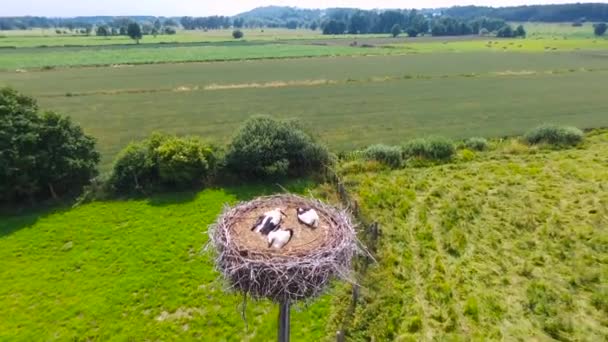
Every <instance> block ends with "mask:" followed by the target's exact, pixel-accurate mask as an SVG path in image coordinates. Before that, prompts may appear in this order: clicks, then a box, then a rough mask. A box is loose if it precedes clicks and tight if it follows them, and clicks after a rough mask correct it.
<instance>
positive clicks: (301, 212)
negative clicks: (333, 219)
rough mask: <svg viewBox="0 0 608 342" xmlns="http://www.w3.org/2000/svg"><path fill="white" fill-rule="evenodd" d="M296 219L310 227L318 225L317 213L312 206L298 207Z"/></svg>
mask: <svg viewBox="0 0 608 342" xmlns="http://www.w3.org/2000/svg"><path fill="white" fill-rule="evenodd" d="M298 221H300V223H302V224H304V225H306V226H308V227H310V228H317V227H318V226H319V214H317V211H316V210H314V209H312V208H298Z"/></svg>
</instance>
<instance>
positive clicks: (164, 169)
mask: <svg viewBox="0 0 608 342" xmlns="http://www.w3.org/2000/svg"><path fill="white" fill-rule="evenodd" d="M155 152H156V154H157V157H158V171H159V176H160V180H161V182H163V183H164V184H169V185H173V186H175V187H177V188H183V187H185V186H188V185H192V184H193V183H196V182H200V181H202V180H203V178H204V177H205V176H207V175H208V173H209V170H213V169H215V164H216V161H215V155H214V151H213V149H212V148H211V147H209V146H206V145H205V144H204V143H203V142H202V141H201V140H200V139H199V138H195V137H190V138H177V137H168V138H167V139H166V140H165V141H163V143H162V144H161V145H160V146H159V147H157V148H156V149H155Z"/></svg>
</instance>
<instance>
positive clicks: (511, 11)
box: [0, 3, 608, 33]
mask: <svg viewBox="0 0 608 342" xmlns="http://www.w3.org/2000/svg"><path fill="white" fill-rule="evenodd" d="M411 12H414V13H417V14H419V15H421V16H424V17H425V18H427V19H428V21H427V24H430V22H432V21H434V19H435V18H437V17H452V18H455V19H458V20H464V21H467V22H469V21H471V20H474V19H475V18H482V17H486V18H497V19H502V20H505V21H520V22H525V21H540V22H584V21H591V22H603V21H608V4H602V3H576V4H565V5H533V6H514V7H500V8H493V7H481V6H456V7H451V8H447V9H424V10H419V11H413V10H412V11H407V10H390V11H384V10H374V11H362V10H359V9H354V8H330V9H326V10H318V9H300V8H293V7H279V6H269V7H260V8H256V9H254V10H252V11H249V12H245V13H241V14H238V15H236V16H234V17H226V16H208V17H182V18H166V17H152V16H132V17H129V18H125V17H104V16H97V17H76V18H46V17H32V16H26V17H0V30H16V29H21V30H25V29H31V28H68V29H69V30H75V29H79V30H86V29H87V28H89V29H91V28H93V27H99V26H102V25H105V26H108V27H110V28H118V27H117V26H116V25H114V23H115V22H121V21H124V20H130V21H134V22H137V23H139V24H140V25H141V26H142V28H143V27H144V26H148V25H153V24H154V22H155V21H156V20H160V21H163V22H169V23H170V25H169V24H167V25H166V26H172V27H175V26H177V25H178V23H179V24H181V26H182V27H183V28H184V29H221V28H230V27H234V28H243V27H247V28H263V27H269V28H273V27H283V28H290V29H296V28H308V29H313V30H316V29H318V28H320V27H325V26H327V25H330V24H331V25H330V27H331V28H332V29H334V30H335V29H340V28H344V31H350V32H355V31H360V32H362V33H364V32H382V33H389V32H390V31H391V29H392V27H393V26H394V25H395V24H398V25H400V26H401V27H402V28H403V29H404V30H405V29H407V28H410V27H413V28H418V29H420V27H421V26H420V25H423V23H418V24H417V25H415V24H412V23H411V18H410V17H411V16H412V15H411ZM384 13H387V14H384ZM398 13H401V14H402V15H404V16H406V17H407V18H405V19H404V18H399V20H401V21H402V22H398V23H397V22H395V21H396V20H395V19H396V18H395V17H397V16H399V14H398ZM332 20H333V21H334V22H332ZM387 22H391V23H390V24H388V23H387ZM422 28H424V27H423V26H422ZM338 31H340V30H338ZM473 31H476V30H475V29H474V28H473ZM490 31H493V30H491V29H490Z"/></svg>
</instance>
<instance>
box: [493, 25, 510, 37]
mask: <svg viewBox="0 0 608 342" xmlns="http://www.w3.org/2000/svg"><path fill="white" fill-rule="evenodd" d="M496 37H499V38H512V37H513V28H512V27H511V26H510V25H505V26H503V27H501V28H500V30H498V32H496Z"/></svg>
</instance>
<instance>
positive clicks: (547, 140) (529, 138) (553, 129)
mask: <svg viewBox="0 0 608 342" xmlns="http://www.w3.org/2000/svg"><path fill="white" fill-rule="evenodd" d="M584 137H585V135H584V133H583V132H582V131H581V130H580V129H578V128H576V127H571V126H555V125H542V126H539V127H536V128H534V129H533V130H531V131H529V132H528V133H526V135H524V140H525V141H526V142H527V143H528V144H530V145H537V144H549V145H555V146H574V145H577V144H579V143H580V142H582V141H583V139H584Z"/></svg>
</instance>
